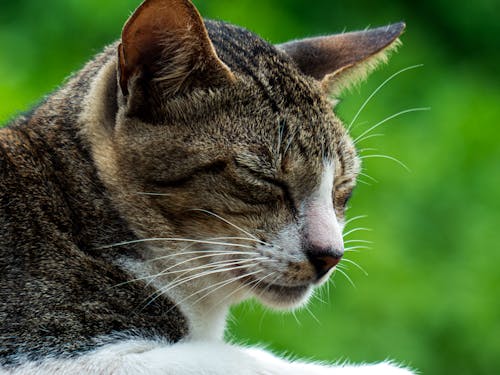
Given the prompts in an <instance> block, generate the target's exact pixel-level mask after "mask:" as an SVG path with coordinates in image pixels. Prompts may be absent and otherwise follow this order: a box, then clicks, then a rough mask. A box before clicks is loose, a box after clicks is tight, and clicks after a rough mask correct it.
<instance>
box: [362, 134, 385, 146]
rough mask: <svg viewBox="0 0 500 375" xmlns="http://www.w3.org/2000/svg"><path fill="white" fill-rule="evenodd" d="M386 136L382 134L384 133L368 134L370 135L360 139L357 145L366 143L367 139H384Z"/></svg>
mask: <svg viewBox="0 0 500 375" xmlns="http://www.w3.org/2000/svg"><path fill="white" fill-rule="evenodd" d="M384 136H385V134H382V133H375V134H368V135H365V136H364V137H361V138H360V139H358V141H357V142H356V144H359V143H361V142H363V141H366V140H367V139H370V138H376V137H384Z"/></svg>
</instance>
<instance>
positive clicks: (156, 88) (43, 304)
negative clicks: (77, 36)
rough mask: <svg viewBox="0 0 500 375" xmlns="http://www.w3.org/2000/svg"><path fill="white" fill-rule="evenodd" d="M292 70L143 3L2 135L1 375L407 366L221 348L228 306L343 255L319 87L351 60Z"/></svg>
mask: <svg viewBox="0 0 500 375" xmlns="http://www.w3.org/2000/svg"><path fill="white" fill-rule="evenodd" d="M377 35H379V37H380V35H382V36H383V33H382V34H380V32H379V33H378V34H377ZM395 35H396V34H395V33H394V32H392V33H388V34H387V36H386V37H382V39H380V38H379V39H377V40H379V42H377V43H378V45H377V46H378V47H377V49H376V52H377V53H379V52H380V50H381V49H383V48H385V47H387V46H389V45H391V43H393V42H394V38H395ZM398 35H399V34H398ZM396 36H397V35H396ZM343 40H344V42H346V41H347V42H349V38H347V39H346V38H344V39H343ZM380 40H382V42H380ZM354 41H355V40H352V41H351V42H352V46H353V47H352V50H355V43H354ZM348 46H349V44H348V43H347V44H346V43H344V44H343V45H342V49H341V51H347V50H349V48H348ZM329 48H335V46H334V44H332V45H331V46H330V47H329ZM306 50H307V49H306ZM330 52H331V51H330ZM351 52H352V51H351ZM374 53H375V52H374ZM354 55H355V54H354ZM369 57H370V56H367V55H366V54H364V55H363V56H357V57H356V58H357V59H358V60H359V63H360V64H361V63H363V61H364V60H365V59H366V58H369ZM298 61H299V59H298V57H297V56H293V55H290V54H288V53H287V52H284V50H283V48H278V47H275V46H273V45H270V44H268V43H267V42H266V41H264V40H262V39H261V38H259V37H258V36H256V35H254V34H252V33H250V32H248V31H247V30H244V29H242V28H239V27H236V26H233V25H229V24H225V23H221V22H215V21H205V22H204V21H203V20H202V19H201V18H200V16H199V14H198V13H197V11H196V9H195V8H194V6H193V5H192V4H191V2H189V1H187V0H147V1H146V2H145V3H143V5H141V6H140V7H139V8H138V10H137V11H136V12H135V13H134V15H133V16H132V17H131V18H130V20H129V21H128V22H127V24H126V25H125V28H124V31H123V34H122V38H121V40H120V41H119V42H117V43H115V44H113V45H111V46H109V47H108V48H106V49H105V50H104V51H103V52H102V53H101V54H99V55H98V56H96V58H95V59H94V60H92V61H91V62H89V63H88V64H87V65H86V66H85V67H84V68H83V69H82V70H81V71H80V72H78V73H77V74H75V75H74V76H73V77H72V78H71V79H70V80H69V81H68V82H67V83H66V84H65V85H64V86H63V87H61V88H60V89H59V90H58V91H56V92H55V93H53V94H51V95H49V96H48V97H47V98H46V99H45V100H44V102H43V103H41V104H40V105H39V106H38V107H37V108H35V109H34V110H32V111H31V112H30V113H28V114H26V115H23V116H20V117H19V118H17V119H16V120H14V121H13V122H11V123H10V124H9V125H8V126H7V127H6V128H4V129H2V130H1V131H0V201H1V206H0V301H2V303H0V327H1V328H0V329H1V333H0V373H2V374H4V373H5V374H30V373H37V374H49V373H50V374H53V373H61V374H72V373H81V374H85V373H88V374H90V373H103V374H112V373H113V374H146V373H147V374H156V373H158V374H159V373H162V374H195V373H196V374H227V373H241V374H245V373H248V374H258V373H266V374H278V373H284V372H286V373H290V374H301V373H304V372H307V373H312V374H330V373H338V374H344V373H345V374H348V373H358V372H359V373H370V374H378V373H384V374H389V373H391V374H392V373H394V374H404V373H408V372H407V371H406V370H401V369H398V368H397V367H396V366H391V365H389V364H381V365H375V366H363V367H328V366H322V365H316V364H305V363H297V362H291V361H286V360H283V359H279V358H277V357H274V356H272V355H271V354H268V353H265V352H263V351H260V350H255V349H245V348H238V347H234V346H231V345H228V344H224V343H223V342H222V336H223V332H224V327H225V318H226V314H227V311H228V309H229V306H230V305H231V304H234V303H237V302H239V301H241V300H243V299H246V298H249V297H252V296H256V297H257V298H259V299H260V300H261V301H262V302H264V303H266V304H268V305H270V306H274V307H276V308H283V309H290V308H294V307H296V306H299V305H301V304H303V303H306V302H307V299H308V297H309V296H310V294H311V292H312V289H313V288H314V286H316V285H319V284H321V283H322V282H324V281H325V279H326V278H327V277H328V275H329V273H330V272H331V270H332V269H333V267H334V266H335V265H336V264H337V263H338V261H339V260H340V257H341V256H342V252H343V243H342V238H341V230H342V223H343V220H344V209H345V204H346V202H347V199H348V197H349V195H350V193H351V191H352V189H353V188H354V186H355V181H356V177H357V174H358V173H359V170H360V161H359V159H358V157H357V155H356V150H355V147H354V144H353V142H352V140H351V139H350V138H349V135H348V134H347V133H346V130H345V129H344V127H343V125H342V123H341V121H340V120H339V119H338V118H337V117H336V116H335V115H334V114H333V113H332V111H331V108H330V102H329V100H328V98H327V94H326V93H325V91H324V87H325V82H326V81H325V80H328V81H329V78H328V77H329V74H335V73H336V72H339V71H341V70H345V69H349V68H350V66H337V67H335V69H333V68H331V69H330V70H331V71H330V70H329V71H328V74H326V75H325V77H323V78H322V79H318V78H317V77H314V76H311V75H310V74H307V72H306V71H303V69H302V67H301V65H300V64H299V63H298ZM319 63H320V62H318V64H319ZM351 64H354V62H353V61H351ZM354 65H355V64H354Z"/></svg>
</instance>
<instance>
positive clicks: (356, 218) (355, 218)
mask: <svg viewBox="0 0 500 375" xmlns="http://www.w3.org/2000/svg"><path fill="white" fill-rule="evenodd" d="M367 217H368V215H359V216H354V217H351V218H350V219H349V220H347V221H346V222H345V223H344V226H348V225H349V224H350V223H352V222H353V221H356V220H359V219H366V218H367Z"/></svg>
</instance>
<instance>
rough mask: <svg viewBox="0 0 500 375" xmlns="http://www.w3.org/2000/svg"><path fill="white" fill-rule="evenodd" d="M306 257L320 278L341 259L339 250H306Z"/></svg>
mask: <svg viewBox="0 0 500 375" xmlns="http://www.w3.org/2000/svg"><path fill="white" fill-rule="evenodd" d="M307 257H308V259H309V261H310V262H311V264H312V265H313V266H314V269H315V270H316V277H317V279H318V280H319V279H321V278H322V277H323V276H325V275H326V274H327V273H328V271H330V270H331V269H332V268H333V267H335V266H336V265H337V264H338V263H339V262H340V259H342V252H339V251H331V250H329V251H308V252H307Z"/></svg>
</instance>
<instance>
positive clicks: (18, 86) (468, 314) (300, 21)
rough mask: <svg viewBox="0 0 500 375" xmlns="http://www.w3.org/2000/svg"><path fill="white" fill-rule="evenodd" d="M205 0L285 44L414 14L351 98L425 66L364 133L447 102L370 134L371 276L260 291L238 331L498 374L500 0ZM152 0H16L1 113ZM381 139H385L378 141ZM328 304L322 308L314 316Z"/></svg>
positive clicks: (300, 345)
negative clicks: (141, 2)
mask: <svg viewBox="0 0 500 375" xmlns="http://www.w3.org/2000/svg"><path fill="white" fill-rule="evenodd" d="M196 3H197V5H198V6H199V8H200V11H201V12H202V13H203V14H204V15H206V16H208V17H213V18H219V19H224V20H227V21H231V22H233V23H237V24H241V25H244V26H246V27H248V28H250V29H251V30H253V31H256V32H257V33H259V34H261V35H263V36H264V37H266V38H268V39H269V40H271V41H273V42H281V41H285V40H288V39H292V38H297V37H301V36H308V35H313V34H325V33H330V32H337V31H343V30H344V29H360V28H364V27H366V26H367V25H373V26H376V25H381V24H386V23H390V22H395V21H399V20H401V19H403V20H405V21H406V22H407V24H408V29H407V32H406V34H405V35H404V36H403V38H402V39H403V42H404V46H403V47H402V48H401V49H400V51H399V53H398V54H396V55H394V56H393V58H392V60H391V62H390V64H389V65H388V66H387V67H384V68H383V69H380V70H379V71H378V72H377V73H375V74H374V75H373V76H372V77H371V78H370V79H369V81H368V83H367V84H366V85H363V86H362V87H360V88H359V89H356V90H353V91H352V92H350V93H346V94H345V95H343V96H344V97H343V101H342V103H341V104H340V105H339V112H340V116H341V117H342V118H343V119H344V120H346V122H350V120H351V119H352V118H353V117H354V115H355V113H356V112H357V110H358V108H359V107H360V106H361V105H362V103H363V101H364V100H365V99H366V98H367V97H368V96H369V95H370V93H371V92H372V91H373V90H374V89H375V88H376V87H377V86H378V85H379V84H380V83H381V82H383V81H384V80H385V79H386V78H387V77H388V76H390V75H391V74H392V73H394V72H396V71H398V70H399V69H402V68H405V67H408V66H410V65H414V64H424V67H422V68H418V69H414V70H410V71H407V72H405V73H402V74H401V75H400V76H398V77H397V78H395V79H394V80H393V81H391V82H390V83H389V84H387V86H385V87H384V88H383V89H381V91H380V92H379V93H378V94H377V95H376V96H375V97H374V98H373V100H372V101H371V102H370V103H369V104H368V105H367V107H366V108H365V110H364V111H363V112H362V114H361V116H360V118H359V119H358V121H357V122H356V124H355V126H354V128H353V134H354V136H356V135H359V134H361V133H362V132H363V131H364V130H366V129H367V128H369V127H370V126H371V125H373V124H375V123H377V122H378V121H380V120H382V119H384V118H385V117H387V116H390V115H392V114H394V113H397V112H399V111H401V110H404V109H408V108H413V107H427V106H429V107H432V109H431V110H430V111H429V112H419V113H410V114H406V115H402V116H401V117H397V118H395V119H393V120H391V121H389V122H387V123H386V124H384V125H382V126H381V127H380V128H379V129H377V130H376V131H375V133H378V132H382V133H384V136H383V137H382V136H381V137H374V138H370V139H367V140H366V141H364V142H362V143H361V144H360V145H359V148H360V149H363V148H368V150H366V151H365V152H362V153H363V154H365V155H368V154H370V153H372V154H384V155H390V156H394V157H396V158H398V159H400V160H401V161H403V162H404V163H405V164H407V165H408V167H409V168H410V170H411V172H409V173H408V172H407V171H405V170H404V169H403V168H400V167H399V166H398V164H397V163H394V162H392V161H391V160H388V159H379V158H366V159H365V160H364V165H365V173H367V174H369V175H370V176H372V177H373V178H375V179H376V180H378V181H379V182H377V183H375V182H373V181H371V178H369V177H367V176H363V177H362V178H361V179H362V180H364V181H365V182H367V183H369V184H364V183H360V186H359V188H358V189H357V191H356V194H355V197H354V199H353V200H352V208H351V210H350V211H349V215H350V216H351V217H354V216H357V215H362V214H367V215H368V218H366V219H359V220H357V221H355V222H353V223H352V224H351V225H350V226H349V228H355V227H368V228H372V231H370V232H365V231H358V232H354V233H352V235H350V236H348V239H363V240H369V241H374V245H373V248H372V249H371V250H361V251H360V252H359V253H355V252H352V253H347V258H348V259H350V260H353V261H355V262H357V263H359V264H360V265H361V266H362V267H363V268H364V269H366V270H367V272H368V273H369V276H365V275H364V274H363V272H361V271H360V270H359V269H357V268H356V267H355V266H353V265H351V264H347V263H345V264H346V265H347V266H349V268H350V270H349V271H347V272H348V275H349V277H350V278H351V279H352V281H353V283H354V284H355V285H356V288H354V287H352V286H351V285H350V283H349V282H347V280H346V278H345V277H343V275H341V274H339V273H337V274H335V275H334V278H333V282H332V283H330V284H331V285H330V288H329V289H328V288H326V287H325V288H324V289H323V290H321V291H320V292H319V293H318V296H319V297H321V299H323V300H325V301H327V302H328V304H323V303H322V302H321V301H320V300H319V298H318V299H314V300H313V301H312V303H311V304H310V305H309V307H308V309H304V310H301V311H298V312H296V313H295V314H293V315H292V314H282V313H280V314H278V313H274V312H270V311H265V310H263V309H262V308H261V307H259V306H257V305H256V304H252V303H250V304H248V303H247V304H244V305H243V306H240V307H237V308H235V309H234V314H233V316H234V320H233V323H231V325H230V331H229V333H228V336H229V337H230V338H232V339H234V340H236V341H238V342H248V343H254V342H259V343H265V344H269V345H270V347H271V348H272V349H274V350H276V351H288V352H289V353H292V354H294V355H297V356H301V357H309V358H314V359H321V360H352V361H377V360H382V359H385V358H393V359H396V360H401V361H405V362H406V363H408V364H410V365H412V366H414V367H416V368H419V369H421V370H422V371H423V373H425V374H455V375H459V374H494V373H497V372H498V370H499V369H500V356H499V355H498V353H500V339H499V338H498V337H499V335H500V319H499V312H500V302H499V300H498V292H495V290H496V288H497V287H498V285H500V272H498V270H497V268H498V265H499V264H500V252H499V251H497V249H498V244H499V243H500V234H499V230H498V228H497V227H498V224H499V223H500V220H499V219H500V199H499V194H498V192H499V188H498V187H499V186H500V174H499V167H498V166H499V160H500V147H498V138H499V136H500V128H499V126H498V125H499V124H498V122H499V120H500V110H499V104H498V103H500V85H499V83H500V82H499V75H498V65H499V63H500V56H499V54H500V49H499V48H498V46H499V45H500V23H499V22H498V14H499V10H500V9H499V8H500V3H498V2H495V1H494V0H478V1H475V2H454V3H452V2H450V1H445V0H435V1H431V0H424V1H421V2H418V3H412V2H403V1H401V0H389V1H387V2H385V3H384V4H383V6H382V5H381V3H380V2H372V1H368V0H360V1H357V2H352V1H347V0H337V1H331V0H317V1H315V2H314V6H312V5H311V4H313V3H312V2H310V1H305V0H288V1H286V2H284V1H278V0H238V1H237V2H234V1H230V0H211V1H208V0H198V1H196ZM136 5H137V1H136V0H108V1H106V2H102V1H97V0H88V1H86V2H81V1H76V0H52V1H49V2H42V1H39V0H19V1H17V2H7V1H2V6H1V7H2V11H1V12H0V45H2V57H1V58H0V77H1V79H0V103H2V105H1V108H0V121H1V122H5V121H6V120H7V119H8V118H10V117H12V116H14V115H15V113H16V112H17V111H22V110H25V109H27V108H29V106H30V105H32V104H33V103H34V102H36V100H38V99H39V98H41V97H42V96H43V95H44V94H45V93H47V92H49V91H51V90H53V89H54V88H55V87H56V86H57V85H58V84H59V83H60V82H61V81H62V80H63V79H64V78H65V77H66V76H68V75H69V74H70V73H71V72H72V71H74V70H76V69H77V68H78V67H79V66H81V65H82V64H83V63H84V62H85V61H86V60H87V59H88V58H89V57H90V56H91V55H93V54H94V53H95V52H97V51H99V50H100V49H101V47H102V46H103V45H105V44H106V43H109V42H111V41H112V40H114V39H116V38H118V36H119V33H120V30H121V25H122V24H123V22H124V20H125V18H126V17H127V16H128V15H129V14H130V12H131V11H132V10H133V9H134V7H135V6H136ZM370 148H377V149H378V150H380V151H371V150H369V149H370ZM313 315H314V316H315V317H316V318H317V319H316V318H314V317H313Z"/></svg>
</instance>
